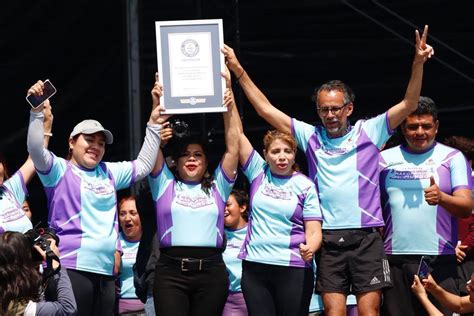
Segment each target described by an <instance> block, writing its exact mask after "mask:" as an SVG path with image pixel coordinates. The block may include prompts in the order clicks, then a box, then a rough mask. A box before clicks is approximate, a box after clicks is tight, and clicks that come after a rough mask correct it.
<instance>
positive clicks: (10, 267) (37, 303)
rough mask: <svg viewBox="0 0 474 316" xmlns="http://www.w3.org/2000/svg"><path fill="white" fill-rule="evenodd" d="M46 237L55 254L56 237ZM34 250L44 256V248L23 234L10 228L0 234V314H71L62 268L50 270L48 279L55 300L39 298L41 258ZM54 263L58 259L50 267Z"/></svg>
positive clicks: (70, 296) (72, 306)
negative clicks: (52, 285)
mask: <svg viewBox="0 0 474 316" xmlns="http://www.w3.org/2000/svg"><path fill="white" fill-rule="evenodd" d="M49 241H50V242H51V245H50V248H51V250H52V251H53V252H54V253H55V254H56V255H57V256H59V252H58V248H57V247H56V241H55V240H54V239H50V240H49ZM34 251H38V252H39V253H40V254H41V255H42V257H43V259H46V253H45V251H44V250H42V249H41V248H40V247H39V246H34V247H32V246H31V243H30V241H29V240H28V239H27V237H25V235H23V234H21V233H18V232H10V231H8V232H5V233H3V234H0V284H1V285H2V286H0V302H1V304H0V315H38V316H41V315H75V314H76V312H77V307H76V301H75V300H74V294H73V292H72V288H71V281H70V280H69V277H68V275H67V272H66V270H65V269H61V270H60V271H59V273H57V274H54V275H53V276H52V278H53V280H52V281H53V282H50V283H49V284H54V285H55V287H56V294H57V300H56V301H54V302H51V301H49V302H47V301H44V300H42V291H41V290H42V289H44V284H43V277H42V276H41V274H40V272H39V271H38V265H39V264H40V263H41V262H37V261H35V259H34V258H33V252H34ZM58 267H59V262H57V261H53V269H57V268H58Z"/></svg>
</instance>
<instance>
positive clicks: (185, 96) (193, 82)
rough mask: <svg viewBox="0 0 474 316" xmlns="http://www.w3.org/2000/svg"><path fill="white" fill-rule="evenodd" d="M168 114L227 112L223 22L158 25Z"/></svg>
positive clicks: (163, 98)
mask: <svg viewBox="0 0 474 316" xmlns="http://www.w3.org/2000/svg"><path fill="white" fill-rule="evenodd" d="M155 27H156V48H157V59H158V72H159V74H160V80H161V83H162V84H163V96H162V97H161V99H160V103H161V104H162V105H164V106H165V108H166V111H165V113H166V114H183V113H205V112H224V111H226V108H224V107H223V98H224V92H225V79H224V78H222V76H221V72H223V71H224V69H225V63H224V56H223V54H222V53H221V47H223V46H224V45H223V43H224V37H223V31H222V20H220V19H217V20H186V21H162V22H155Z"/></svg>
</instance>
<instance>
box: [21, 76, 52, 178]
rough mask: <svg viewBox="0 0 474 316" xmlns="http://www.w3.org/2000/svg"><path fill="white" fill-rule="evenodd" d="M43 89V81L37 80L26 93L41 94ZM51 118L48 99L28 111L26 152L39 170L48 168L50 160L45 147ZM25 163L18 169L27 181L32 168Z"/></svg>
mask: <svg viewBox="0 0 474 316" xmlns="http://www.w3.org/2000/svg"><path fill="white" fill-rule="evenodd" d="M43 89H44V84H43V82H42V81H41V80H38V81H37V82H36V83H35V84H34V85H33V86H31V88H30V89H28V95H30V94H34V95H42V94H43ZM52 120H53V116H52V114H51V106H50V104H49V101H45V102H44V103H43V105H41V106H39V107H37V108H36V109H32V110H31V111H30V124H29V126H28V138H27V145H28V152H29V154H30V157H31V160H32V161H33V163H34V167H36V169H38V170H40V171H46V170H48V168H49V167H50V165H51V161H52V158H51V155H50V153H49V151H48V150H47V149H46V147H47V145H48V142H49V135H50V133H51V126H52V125H51V124H52ZM45 134H48V136H45ZM45 138H46V139H45ZM25 164H26V166H25V165H23V166H22V167H21V168H20V171H21V172H22V174H23V177H25V181H29V180H27V179H26V178H29V179H31V177H32V176H33V173H32V172H34V168H33V169H31V166H30V162H28V160H27V161H26V163H25ZM23 167H25V168H23ZM22 168H23V170H22Z"/></svg>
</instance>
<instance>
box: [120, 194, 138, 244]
mask: <svg viewBox="0 0 474 316" xmlns="http://www.w3.org/2000/svg"><path fill="white" fill-rule="evenodd" d="M119 222H120V227H121V228H122V232H123V234H124V235H125V236H126V237H127V239H128V240H130V241H139V240H140V238H141V237H142V223H141V222H140V215H139V214H138V210H137V205H136V203H135V200H134V199H126V200H122V201H121V203H120V205H119Z"/></svg>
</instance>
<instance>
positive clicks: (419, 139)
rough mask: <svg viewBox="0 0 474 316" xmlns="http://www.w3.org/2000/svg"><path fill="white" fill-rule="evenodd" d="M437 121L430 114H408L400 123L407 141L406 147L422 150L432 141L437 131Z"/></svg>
mask: <svg viewBox="0 0 474 316" xmlns="http://www.w3.org/2000/svg"><path fill="white" fill-rule="evenodd" d="M438 126H439V122H438V121H437V120H436V121H435V120H434V119H433V116H432V115H430V114H420V115H417V114H415V115H409V116H408V117H407V119H406V120H405V121H404V122H403V123H402V127H401V128H402V134H403V136H405V139H406V141H407V145H408V149H410V150H411V151H413V152H423V151H425V150H426V149H428V148H429V147H430V146H431V145H432V144H433V142H434V140H435V137H436V133H438Z"/></svg>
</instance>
